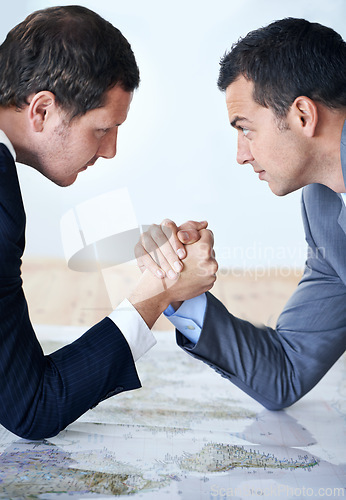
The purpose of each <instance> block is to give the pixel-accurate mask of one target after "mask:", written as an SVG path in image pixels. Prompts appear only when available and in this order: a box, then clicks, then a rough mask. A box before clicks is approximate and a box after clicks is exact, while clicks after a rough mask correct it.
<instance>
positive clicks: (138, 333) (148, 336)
mask: <svg viewBox="0 0 346 500" xmlns="http://www.w3.org/2000/svg"><path fill="white" fill-rule="evenodd" d="M108 317H109V318H110V319H111V320H112V321H113V323H115V324H116V325H117V327H118V328H119V330H120V331H121V333H122V334H123V335H124V337H125V339H126V341H127V343H128V344H129V347H130V349H131V353H132V357H133V360H134V361H137V360H138V359H139V358H140V357H141V356H143V354H145V353H146V352H147V351H149V349H151V348H152V347H153V346H154V345H155V344H156V339H155V337H154V335H153V334H152V332H151V330H149V328H148V326H147V324H146V322H145V321H144V319H143V318H142V316H141V315H140V314H139V313H138V311H137V310H136V309H135V308H134V307H133V305H132V304H131V302H129V301H128V300H127V299H125V300H123V301H122V302H121V304H119V305H118V307H117V308H116V309H115V310H114V311H112V312H111V313H110V315H109V316H108Z"/></svg>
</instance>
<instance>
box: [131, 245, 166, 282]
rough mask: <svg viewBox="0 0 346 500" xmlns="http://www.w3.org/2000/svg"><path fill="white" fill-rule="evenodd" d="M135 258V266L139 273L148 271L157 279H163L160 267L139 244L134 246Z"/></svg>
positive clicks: (163, 274)
mask: <svg viewBox="0 0 346 500" xmlns="http://www.w3.org/2000/svg"><path fill="white" fill-rule="evenodd" d="M135 257H136V259H137V264H138V267H139V269H140V270H141V272H142V273H143V272H144V271H145V270H146V269H148V270H149V271H150V272H151V273H152V274H153V275H154V276H156V277H158V278H161V279H162V278H164V277H165V272H164V271H163V270H162V269H161V267H160V266H159V265H158V264H157V263H156V262H155V259H153V258H152V256H151V255H150V254H148V252H147V251H146V250H145V249H144V248H143V246H142V245H141V244H140V243H137V245H136V246H135Z"/></svg>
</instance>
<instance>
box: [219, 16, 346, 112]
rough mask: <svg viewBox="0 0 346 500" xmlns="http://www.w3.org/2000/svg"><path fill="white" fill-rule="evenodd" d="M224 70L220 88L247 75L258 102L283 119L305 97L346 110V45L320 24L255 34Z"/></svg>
mask: <svg viewBox="0 0 346 500" xmlns="http://www.w3.org/2000/svg"><path fill="white" fill-rule="evenodd" d="M220 66H221V69H220V73H219V79H218V87H219V89H220V90H226V88H227V87H228V86H229V85H230V84H231V83H233V82H234V81H235V80H236V79H237V78H238V77H239V76H241V75H242V76H244V77H245V78H246V79H248V80H250V81H252V82H253V83H254V96H253V97H254V100H255V101H256V102H257V103H258V104H260V105H261V106H264V107H270V108H272V109H273V111H274V113H275V114H276V115H277V116H278V117H281V118H283V117H285V116H286V115H287V112H288V110H289V108H290V106H291V105H292V103H293V102H294V100H295V99H296V98H297V97H298V96H300V95H305V96H307V97H309V98H310V99H313V100H315V101H318V102H321V103H322V104H324V105H325V106H327V107H329V108H342V107H345V106H346V44H345V42H344V41H343V39H342V38H341V36H340V35H339V34H338V33H336V32H335V31H334V30H332V29H331V28H327V27H325V26H322V25H321V24H318V23H310V22H309V21H306V20H305V19H294V18H286V19H282V20H279V21H275V22H273V23H271V24H269V25H268V26H266V27H264V28H260V29H258V30H255V31H251V32H250V33H248V34H247V35H246V36H245V37H244V38H242V39H240V40H239V41H238V42H237V43H235V44H234V45H233V46H232V48H231V50H230V52H229V53H227V54H225V56H224V57H223V58H222V60H221V62H220Z"/></svg>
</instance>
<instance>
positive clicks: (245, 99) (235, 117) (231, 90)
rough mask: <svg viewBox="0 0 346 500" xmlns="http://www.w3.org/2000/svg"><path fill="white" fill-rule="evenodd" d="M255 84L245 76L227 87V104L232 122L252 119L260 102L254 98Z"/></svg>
mask: <svg viewBox="0 0 346 500" xmlns="http://www.w3.org/2000/svg"><path fill="white" fill-rule="evenodd" d="M253 91H254V85H253V82H251V81H250V80H247V79H246V78H244V77H243V76H241V77H239V78H237V80H235V81H234V82H233V83H231V84H230V85H228V87H227V89H226V105H227V109H228V114H229V118H230V122H231V124H232V125H233V122H235V121H237V122H238V121H240V120H245V119H247V120H250V119H251V114H252V113H253V112H254V111H256V109H257V108H258V106H259V105H258V104H257V103H256V102H255V101H254V99H253Z"/></svg>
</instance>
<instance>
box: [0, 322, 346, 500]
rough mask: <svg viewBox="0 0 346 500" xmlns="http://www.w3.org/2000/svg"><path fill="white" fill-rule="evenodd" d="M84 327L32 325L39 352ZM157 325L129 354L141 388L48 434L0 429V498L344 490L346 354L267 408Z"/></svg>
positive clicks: (334, 493)
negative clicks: (147, 346)
mask: <svg viewBox="0 0 346 500" xmlns="http://www.w3.org/2000/svg"><path fill="white" fill-rule="evenodd" d="M83 330H84V329H83V327H77V326H74V327H63V326H52V325H51V326H44V327H43V326H37V327H36V331H37V334H38V337H39V338H40V340H41V342H42V345H43V347H44V349H45V351H46V352H47V353H48V352H51V351H52V350H55V349H56V348H58V347H60V346H61V345H63V344H64V343H67V342H69V341H71V340H72V339H74V338H76V337H78V336H79V335H80V334H81V333H82V332H83ZM155 335H156V337H157V340H158V343H157V345H156V346H155V347H154V348H153V349H152V350H151V351H150V352H148V353H147V354H146V355H145V356H144V357H143V358H141V359H140V360H139V362H138V363H137V367H138V372H139V376H140V378H141V381H142V385H143V388H141V389H139V390H136V391H131V392H128V393H123V394H120V395H118V396H115V397H113V398H110V399H108V400H106V401H104V402H102V403H100V404H99V405H98V406H97V407H96V408H95V409H93V410H90V411H89V412H87V413H86V414H85V415H84V416H82V417H81V418H80V419H79V420H78V421H76V422H75V423H73V424H71V425H70V426H69V427H68V428H67V429H66V430H64V431H62V432H61V433H60V434H59V435H58V436H56V437H54V438H51V439H48V440H43V441H34V442H30V441H26V440H23V439H19V438H17V437H16V436H14V435H13V434H11V433H9V432H8V431H6V430H5V429H3V428H0V452H1V455H0V498H11V499H12V498H15V499H19V498H23V499H24V498H25V499H27V498H37V499H52V498H59V499H68V498H71V496H74V497H75V498H83V499H84V498H98V499H106V498H111V497H115V496H117V497H118V496H119V495H120V496H126V495H131V498H136V499H137V498H138V499H142V500H146V499H147V500H155V499H160V500H161V499H179V500H181V499H184V500H194V499H215V498H217V499H221V498H222V499H223V498H238V499H243V498H244V499H245V498H246V499H249V498H285V499H291V498H292V499H293V498H294V499H296V498H297V497H303V496H304V497H306V496H307V497H310V498H320V497H323V496H325V497H326V496H329V497H333V498H334V497H342V496H345V495H346V491H345V489H346V456H345V455H346V453H345V449H346V447H345V442H346V439H345V438H346V376H345V374H346V357H345V356H343V357H342V358H341V359H340V360H339V361H338V362H337V363H336V364H335V365H334V367H333V368H332V369H331V370H330V371H329V373H328V374H327V375H326V376H325V377H324V379H322V381H321V382H320V383H319V384H318V385H317V386H316V387H315V388H314V389H313V390H312V391H311V392H310V393H309V394H307V395H306V396H305V397H304V398H303V399H302V400H300V401H299V402H297V403H296V404H295V405H293V406H292V407H290V408H288V409H286V410H284V411H279V412H270V411H268V410H265V409H263V407H261V406H260V405H259V404H258V403H256V402H255V401H253V400H252V399H250V398H249V397H248V396H247V395H245V394H244V393H242V392H241V391H240V390H239V389H237V388H236V387H234V386H233V385H232V384H231V383H230V382H229V381H228V380H226V379H224V378H222V377H220V376H219V375H218V374H216V372H214V371H213V370H212V369H210V368H209V367H208V366H206V365H205V364H203V363H201V362H199V361H197V360H195V359H193V358H192V357H191V356H188V355H187V354H186V353H184V352H183V351H182V350H181V349H179V348H178V347H177V345H176V343H175V339H174V332H173V331H172V330H168V331H157V332H156V333H155Z"/></svg>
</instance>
